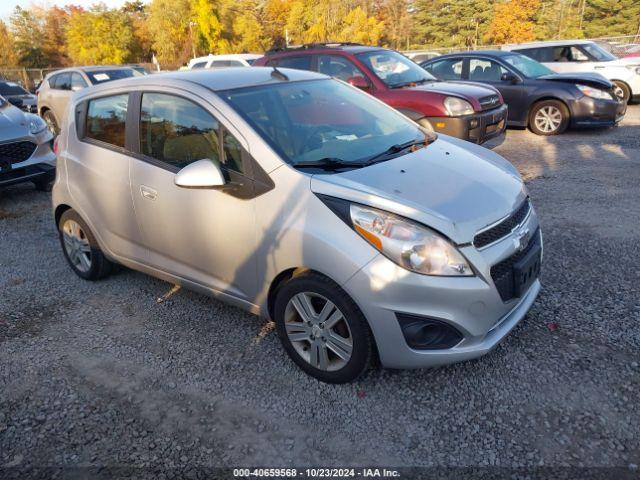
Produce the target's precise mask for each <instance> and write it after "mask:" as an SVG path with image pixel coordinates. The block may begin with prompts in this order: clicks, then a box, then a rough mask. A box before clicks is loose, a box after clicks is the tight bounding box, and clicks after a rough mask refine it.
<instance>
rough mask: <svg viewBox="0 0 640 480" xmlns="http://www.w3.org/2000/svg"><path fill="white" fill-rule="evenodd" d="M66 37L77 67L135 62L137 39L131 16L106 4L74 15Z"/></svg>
mask: <svg viewBox="0 0 640 480" xmlns="http://www.w3.org/2000/svg"><path fill="white" fill-rule="evenodd" d="M66 38H67V52H68V54H69V57H70V58H71V60H72V61H73V62H74V63H76V64H84V65H90V64H96V65H100V64H110V63H116V64H117V63H127V62H130V61H131V60H132V51H133V49H134V36H133V28H132V27H131V21H130V19H129V17H128V16H127V14H126V13H124V12H122V11H121V10H111V9H108V8H107V7H106V6H105V5H104V4H98V5H94V6H93V7H92V8H91V9H90V10H87V11H85V12H74V13H73V14H71V16H70V17H69V23H68V26H67V35H66Z"/></svg>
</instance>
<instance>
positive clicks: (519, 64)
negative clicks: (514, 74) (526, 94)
mask: <svg viewBox="0 0 640 480" xmlns="http://www.w3.org/2000/svg"><path fill="white" fill-rule="evenodd" d="M502 59H503V60H504V61H505V62H507V63H508V64H509V65H511V66H512V67H514V68H515V69H516V70H518V71H519V72H520V73H522V74H523V75H524V76H525V77H529V78H539V77H542V76H544V75H551V74H552V73H554V72H553V70H551V69H549V68H547V67H545V66H544V65H542V64H541V63H540V62H536V61H535V60H533V59H532V58H529V57H526V56H524V55H520V54H519V53H514V54H513V55H506V56H504V57H502Z"/></svg>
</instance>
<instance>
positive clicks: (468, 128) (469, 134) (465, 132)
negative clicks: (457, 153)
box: [425, 105, 508, 144]
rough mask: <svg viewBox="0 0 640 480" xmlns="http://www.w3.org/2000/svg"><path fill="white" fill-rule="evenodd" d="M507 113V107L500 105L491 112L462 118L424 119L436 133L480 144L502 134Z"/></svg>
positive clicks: (505, 125)
mask: <svg viewBox="0 0 640 480" xmlns="http://www.w3.org/2000/svg"><path fill="white" fill-rule="evenodd" d="M507 112H508V107H507V105H502V106H501V107H499V108H494V109H493V110H489V111H486V112H480V113H473V114H471V115H465V116H462V117H425V118H426V119H427V120H428V121H429V122H430V123H431V126H432V127H433V129H434V130H435V131H436V132H438V133H444V134H446V135H451V136H452V137H457V138H461V139H463V140H467V141H469V142H473V143H478V144H481V143H484V142H486V141H487V140H490V139H492V138H495V137H498V136H500V135H502V134H504V131H505V129H506V128H507Z"/></svg>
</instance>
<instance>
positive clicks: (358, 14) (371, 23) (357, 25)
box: [336, 7, 384, 45]
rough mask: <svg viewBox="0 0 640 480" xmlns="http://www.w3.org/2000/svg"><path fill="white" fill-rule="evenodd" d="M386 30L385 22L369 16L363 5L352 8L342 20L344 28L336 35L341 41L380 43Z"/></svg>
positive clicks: (367, 43) (368, 43)
mask: <svg viewBox="0 0 640 480" xmlns="http://www.w3.org/2000/svg"><path fill="white" fill-rule="evenodd" d="M383 30H384V23H383V22H381V21H380V20H377V19H376V18H375V17H369V16H367V14H366V13H365V11H364V10H363V9H362V8H361V7H356V8H354V9H353V10H351V11H350V12H349V13H348V14H347V16H346V17H344V20H343V21H342V30H341V31H340V33H339V34H338V35H337V36H336V40H338V41H341V42H356V43H364V44H366V45H378V44H379V43H380V39H381V37H382V32H383Z"/></svg>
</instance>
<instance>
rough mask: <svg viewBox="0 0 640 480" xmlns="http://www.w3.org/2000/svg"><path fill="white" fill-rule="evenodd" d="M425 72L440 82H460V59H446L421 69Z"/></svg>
mask: <svg viewBox="0 0 640 480" xmlns="http://www.w3.org/2000/svg"><path fill="white" fill-rule="evenodd" d="M423 68H424V69H425V70H426V71H427V72H429V73H430V74H431V75H433V76H434V77H436V78H439V79H441V80H460V79H461V78H462V59H461V58H446V59H444V60H440V61H437V62H433V63H431V64H429V65H425V66H424V67H423Z"/></svg>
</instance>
